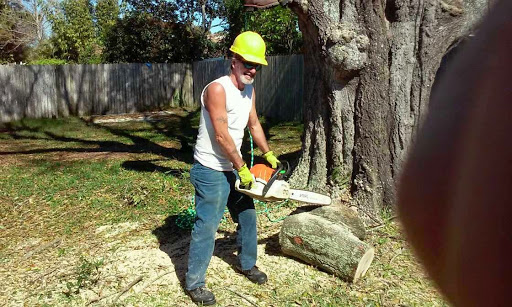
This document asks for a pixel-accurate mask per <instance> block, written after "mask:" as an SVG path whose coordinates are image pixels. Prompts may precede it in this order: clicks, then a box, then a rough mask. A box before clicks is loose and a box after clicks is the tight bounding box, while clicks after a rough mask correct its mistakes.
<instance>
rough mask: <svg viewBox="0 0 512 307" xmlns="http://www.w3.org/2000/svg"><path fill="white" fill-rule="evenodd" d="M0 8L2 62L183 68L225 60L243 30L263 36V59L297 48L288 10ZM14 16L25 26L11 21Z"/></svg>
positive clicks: (193, 4)
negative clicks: (180, 64) (182, 64)
mask: <svg viewBox="0 0 512 307" xmlns="http://www.w3.org/2000/svg"><path fill="white" fill-rule="evenodd" d="M1 1H2V2H1V5H0V12H1V14H2V16H11V17H12V18H2V19H1V21H0V41H1V42H2V45H1V46H2V48H3V49H2V52H3V53H2V57H1V58H2V59H3V60H4V61H6V62H9V61H11V62H12V61H14V60H15V59H16V60H17V61H20V60H25V61H27V60H28V61H35V60H39V62H41V61H43V62H47V59H55V60H60V61H64V62H67V63H101V62H106V63H119V62H158V63H171V62H191V61H197V60H202V59H205V58H212V57H221V56H225V55H227V52H228V49H229V46H230V44H231V43H232V42H233V40H234V38H235V37H236V35H238V34H239V33H240V32H242V31H246V30H254V31H257V32H259V33H260V34H261V35H262V36H263V38H264V39H265V41H266V42H267V54H268V55H277V54H293V53H297V52H300V48H301V44H302V36H301V33H300V31H299V28H298V19H297V16H296V15H295V14H294V13H292V11H291V10H290V9H288V8H287V7H281V6H279V7H276V8H273V9H272V10H262V11H254V12H245V10H244V7H243V1H242V0H172V1H153V0H126V1H124V2H122V3H121V5H119V4H118V1H116V0H97V1H91V0H60V1H56V2H55V1H50V0H1ZM21 1H24V2H21ZM14 13H15V14H17V15H16V18H15V17H14V15H13V14H14ZM22 14H25V17H24V18H25V20H27V22H24V23H20V22H17V23H16V22H14V21H16V20H23V18H20V17H19V16H20V15H22ZM28 21H30V22H28ZM45 23H49V24H50V25H51V27H50V29H49V30H48V29H45V28H44V25H43V24H45ZM21 29H23V30H24V31H20V30H21ZM219 30H220V31H219ZM20 32H23V34H18V33H20ZM213 32H215V33H213ZM46 35H49V37H48V38H46ZM7 42H8V43H9V44H10V45H9V46H8V45H7V44H6V43H7ZM13 44H14V45H13ZM14 47H16V48H14ZM26 50H31V52H30V53H27V52H24V51H26Z"/></svg>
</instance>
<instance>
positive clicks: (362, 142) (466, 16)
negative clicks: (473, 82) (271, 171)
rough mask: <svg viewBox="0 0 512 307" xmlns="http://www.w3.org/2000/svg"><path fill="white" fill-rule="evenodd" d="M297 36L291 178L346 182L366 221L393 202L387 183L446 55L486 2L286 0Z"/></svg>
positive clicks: (315, 185)
mask: <svg viewBox="0 0 512 307" xmlns="http://www.w3.org/2000/svg"><path fill="white" fill-rule="evenodd" d="M290 7H291V9H292V10H293V11H294V12H295V13H296V14H297V15H298V16H299V26H300V29H301V31H302V33H303V37H304V63H305V76H307V77H306V78H305V80H304V83H305V84H304V86H305V95H304V123H305V126H304V130H305V131H304V135H303V147H302V152H301V156H300V158H299V161H298V165H297V167H296V169H295V172H294V174H293V176H292V179H291V180H290V182H292V183H294V185H295V186H297V187H301V188H304V187H307V188H309V189H314V190H326V189H327V190H329V191H328V192H330V193H331V195H332V197H333V198H337V197H338V196H339V193H340V192H341V191H342V190H343V189H344V188H345V187H347V186H349V187H350V191H351V194H352V198H353V203H354V205H355V206H357V207H358V208H359V210H360V212H361V213H364V215H365V217H366V218H365V220H366V221H370V220H375V221H376V220H378V219H379V218H378V212H379V210H380V209H381V208H382V207H383V206H390V205H392V204H393V203H394V201H395V180H396V179H397V178H398V176H399V173H400V168H401V165H402V161H403V160H404V158H405V154H406V153H407V150H408V148H409V145H410V143H411V140H412V138H413V137H414V135H415V132H416V130H417V128H418V125H419V123H420V122H421V120H422V118H423V115H424V113H425V111H426V109H427V105H428V101H429V97H430V89H431V88H432V85H433V83H434V79H435V76H436V72H437V70H438V68H439V65H440V63H441V60H442V57H443V56H444V54H445V53H446V52H447V51H448V50H449V49H450V48H451V47H452V46H453V45H454V44H456V43H457V42H458V41H459V40H460V39H462V38H463V37H465V36H466V35H467V34H469V33H470V32H471V31H472V29H473V27H474V26H475V24H476V22H477V21H478V20H479V19H480V18H481V16H482V15H483V14H484V13H486V12H487V9H488V7H487V0H468V1H462V0H444V1H443V0H440V1H425V0H412V1H409V0H408V1H405V0H387V1H382V0H381V1H357V0H307V1H306V0H294V1H293V2H292V3H291V4H290Z"/></svg>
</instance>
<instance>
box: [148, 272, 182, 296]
mask: <svg viewBox="0 0 512 307" xmlns="http://www.w3.org/2000/svg"><path fill="white" fill-rule="evenodd" d="M172 272H175V270H171V271H168V272H165V273H162V274H160V275H158V276H157V277H155V278H153V279H152V280H151V281H149V282H148V283H147V284H146V285H144V287H142V289H140V291H139V292H143V291H144V290H145V289H146V288H147V287H149V286H150V285H152V284H153V283H154V282H155V281H157V280H159V279H160V278H162V277H164V276H165V275H167V274H169V273H172Z"/></svg>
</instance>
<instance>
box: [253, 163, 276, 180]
mask: <svg viewBox="0 0 512 307" xmlns="http://www.w3.org/2000/svg"><path fill="white" fill-rule="evenodd" d="M250 171H251V173H252V174H253V175H254V177H255V178H260V179H263V180H265V181H266V182H268V181H269V179H270V177H272V175H273V174H274V172H275V171H276V170H275V169H273V168H271V167H270V166H267V165H266V164H255V165H254V166H253V167H251V170H250Z"/></svg>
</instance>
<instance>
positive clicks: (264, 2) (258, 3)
mask: <svg viewBox="0 0 512 307" xmlns="http://www.w3.org/2000/svg"><path fill="white" fill-rule="evenodd" d="M288 2H290V0H244V6H245V9H246V10H254V9H262V10H263V9H268V8H271V7H274V6H276V5H278V4H279V3H281V5H285V4H286V3H288Z"/></svg>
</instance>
